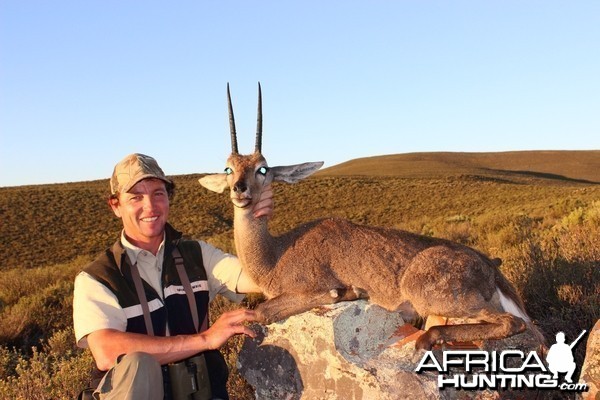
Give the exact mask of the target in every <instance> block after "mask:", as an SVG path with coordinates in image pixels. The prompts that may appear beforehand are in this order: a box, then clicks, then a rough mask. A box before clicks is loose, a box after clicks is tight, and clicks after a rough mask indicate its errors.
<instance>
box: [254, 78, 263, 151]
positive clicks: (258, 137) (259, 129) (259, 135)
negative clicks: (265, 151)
mask: <svg viewBox="0 0 600 400" xmlns="http://www.w3.org/2000/svg"><path fill="white" fill-rule="evenodd" d="M257 114H258V115H257V117H256V146H255V147H254V151H255V152H256V153H261V151H262V91H261V89H260V82H258V112H257Z"/></svg>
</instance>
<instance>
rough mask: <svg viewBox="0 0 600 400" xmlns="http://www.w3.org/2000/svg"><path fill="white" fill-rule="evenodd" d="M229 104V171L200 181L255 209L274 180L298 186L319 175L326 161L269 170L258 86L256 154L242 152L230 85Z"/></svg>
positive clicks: (236, 201)
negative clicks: (263, 138) (239, 148)
mask: <svg viewBox="0 0 600 400" xmlns="http://www.w3.org/2000/svg"><path fill="white" fill-rule="evenodd" d="M227 102H228V107H229V128H230V131H231V154H230V155H229V157H228V158H227V164H226V167H225V171H224V172H223V173H220V174H212V175H207V176H205V177H203V178H200V180H199V182H200V184H201V185H202V186H204V187H205V188H207V189H209V190H212V191H213V192H217V193H222V192H223V191H224V190H225V188H227V187H229V190H230V198H231V201H232V202H233V204H234V205H235V206H236V207H238V208H248V207H250V208H252V206H254V204H255V203H257V202H258V200H259V199H260V194H261V193H262V190H263V188H264V187H265V186H267V185H269V184H270V183H271V182H273V181H282V182H287V183H296V182H298V181H300V180H302V179H304V178H306V177H308V176H310V175H312V174H313V173H314V172H316V171H317V170H318V169H319V168H321V166H322V165H323V162H322V161H320V162H308V163H303V164H296V165H288V166H279V167H269V166H268V164H267V160H265V158H264V157H263V155H262V150H261V147H262V92H261V87H260V83H259V84H258V116H257V122H256V144H255V147H254V153H252V154H249V155H242V154H240V153H239V152H238V145H237V133H236V130H235V118H234V116H233V106H232V105H231V94H230V92H229V84H227Z"/></svg>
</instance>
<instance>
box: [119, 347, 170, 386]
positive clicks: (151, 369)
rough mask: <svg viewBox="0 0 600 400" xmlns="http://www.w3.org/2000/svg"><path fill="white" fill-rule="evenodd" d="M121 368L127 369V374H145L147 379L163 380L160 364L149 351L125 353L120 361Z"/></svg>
mask: <svg viewBox="0 0 600 400" xmlns="http://www.w3.org/2000/svg"><path fill="white" fill-rule="evenodd" d="M118 365H119V369H122V370H125V371H127V372H125V371H124V372H125V373H126V374H127V375H134V376H143V377H145V378H146V379H149V380H150V379H157V380H159V381H162V371H161V368H160V364H159V363H158V361H157V360H156V358H154V357H153V356H151V355H150V354H148V353H144V352H141V351H138V352H135V353H130V354H127V355H125V356H124V357H123V358H122V359H121V360H119V362H118Z"/></svg>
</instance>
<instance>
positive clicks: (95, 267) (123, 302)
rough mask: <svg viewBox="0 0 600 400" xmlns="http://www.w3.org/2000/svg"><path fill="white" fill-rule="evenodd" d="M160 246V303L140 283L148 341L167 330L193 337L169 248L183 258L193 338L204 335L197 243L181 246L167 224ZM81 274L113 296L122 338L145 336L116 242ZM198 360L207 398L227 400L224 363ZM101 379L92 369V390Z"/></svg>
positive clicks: (205, 296) (212, 356)
mask: <svg viewBox="0 0 600 400" xmlns="http://www.w3.org/2000/svg"><path fill="white" fill-rule="evenodd" d="M164 246H165V250H164V260H163V269H162V277H161V282H162V289H163V295H164V301H163V300H161V298H160V296H159V294H158V293H156V291H155V290H154V289H153V288H152V287H151V286H150V285H149V284H148V283H147V282H146V281H144V280H142V284H143V290H144V293H145V295H146V300H147V304H148V307H149V310H150V317H151V323H152V328H153V331H154V335H155V336H165V335H166V333H167V329H166V328H167V326H168V327H169V335H170V336H175V335H186V334H194V333H196V332H197V331H196V328H195V326H194V322H193V318H192V313H191V311H190V301H189V300H188V298H187V296H186V292H185V289H184V284H185V282H184V283H182V279H180V276H179V273H178V272H177V268H176V265H175V264H176V262H175V260H174V257H173V248H174V247H175V246H177V248H178V249H179V252H180V254H181V256H182V257H183V266H184V268H185V271H186V273H187V277H188V279H189V282H188V283H190V284H191V286H192V289H193V293H194V298H195V303H196V308H197V310H198V313H197V315H198V319H199V329H198V332H202V331H205V330H206V329H208V305H209V291H208V279H207V275H206V270H205V269H204V264H203V262H202V249H201V247H200V243H198V242H197V241H195V240H182V234H181V233H180V232H178V231H176V230H175V229H174V228H173V227H171V225H169V224H167V225H166V226H165V244H164ZM83 270H84V271H85V272H86V273H88V274H89V275H91V276H92V277H93V278H94V279H96V280H97V281H98V282H100V283H102V284H103V285H104V286H106V287H107V288H108V289H110V291H111V292H113V293H114V295H115V296H116V298H117V300H118V302H119V305H120V306H121V307H122V308H123V310H124V312H125V315H126V316H127V328H126V332H132V333H141V334H148V332H147V329H146V324H145V321H144V315H143V314H144V313H143V309H142V304H141V301H140V299H139V298H138V295H137V292H136V287H135V283H134V280H133V278H132V266H131V262H130V260H129V257H128V256H127V253H126V251H125V248H124V247H123V245H122V244H121V240H120V239H119V240H117V241H116V242H115V244H114V245H113V246H112V247H110V248H108V249H106V250H105V251H104V252H103V253H102V254H100V256H99V257H98V258H97V259H96V260H94V261H93V262H92V263H91V264H89V265H88V266H86V267H85V268H84V269H83ZM204 355H205V356H206V361H207V365H208V368H209V375H210V381H211V386H212V388H213V393H222V395H221V396H222V398H228V397H227V392H226V388H225V384H226V382H227V376H228V371H227V365H226V363H225V360H224V359H223V357H222V355H221V354H220V352H219V351H216V350H215V351H207V352H204ZM104 374H105V372H104V371H99V370H97V369H95V371H93V372H92V387H96V386H97V384H98V383H99V382H100V380H101V378H102V376H104Z"/></svg>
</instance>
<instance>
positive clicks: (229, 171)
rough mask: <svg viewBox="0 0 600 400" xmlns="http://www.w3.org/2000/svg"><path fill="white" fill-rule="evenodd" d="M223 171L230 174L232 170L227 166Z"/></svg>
mask: <svg viewBox="0 0 600 400" xmlns="http://www.w3.org/2000/svg"><path fill="white" fill-rule="evenodd" d="M225 173H226V174H227V175H231V174H233V170H232V169H231V168H229V167H227V168H225Z"/></svg>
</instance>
